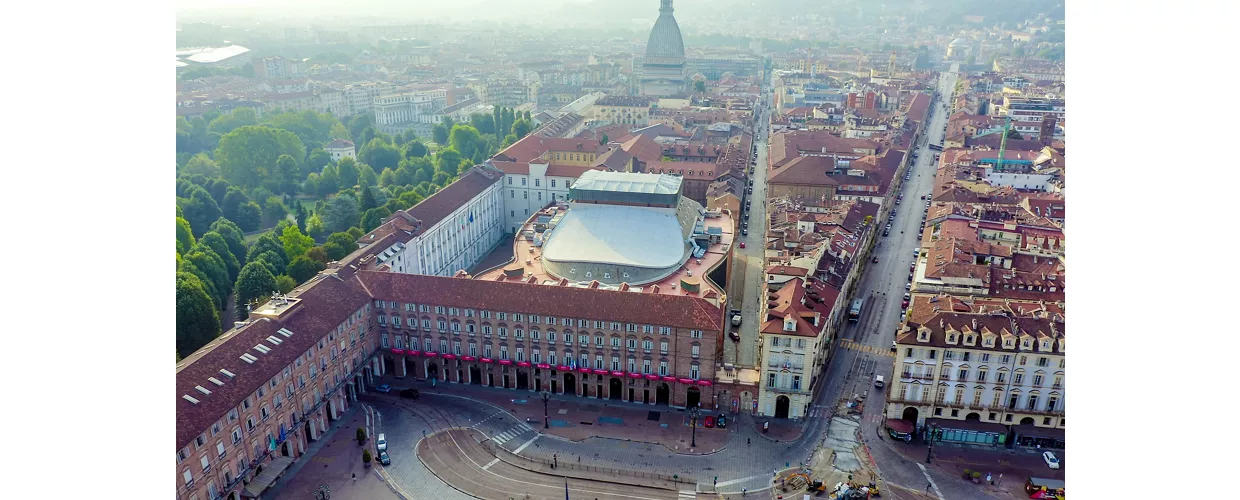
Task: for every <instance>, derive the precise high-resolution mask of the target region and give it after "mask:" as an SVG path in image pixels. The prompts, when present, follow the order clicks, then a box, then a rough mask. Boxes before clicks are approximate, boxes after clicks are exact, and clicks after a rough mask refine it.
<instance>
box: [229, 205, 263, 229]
mask: <svg viewBox="0 0 1240 500" xmlns="http://www.w3.org/2000/svg"><path fill="white" fill-rule="evenodd" d="M234 222H236V223H237V227H240V228H241V230H242V231H244V232H247V233H248V232H250V231H254V230H257V229H258V228H259V226H260V225H262V223H263V208H262V207H260V206H258V204H257V203H254V202H252V201H249V202H245V203H243V204H241V206H239V207H237V216H236V218H235V219H234Z"/></svg>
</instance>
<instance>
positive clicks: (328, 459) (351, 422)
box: [264, 406, 400, 500]
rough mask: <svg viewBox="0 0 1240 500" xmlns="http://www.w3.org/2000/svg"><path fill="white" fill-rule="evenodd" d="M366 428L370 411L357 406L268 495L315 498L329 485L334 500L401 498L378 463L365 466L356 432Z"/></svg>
mask: <svg viewBox="0 0 1240 500" xmlns="http://www.w3.org/2000/svg"><path fill="white" fill-rule="evenodd" d="M365 426H366V412H365V411H363V410H362V409H361V408H360V406H355V407H354V408H353V409H351V410H350V413H347V414H345V415H344V416H343V418H342V419H341V421H340V422H338V423H337V425H335V426H334V427H332V428H331V429H330V430H329V433H328V435H326V436H324V439H321V440H319V441H318V442H316V443H314V444H315V445H317V446H311V448H310V449H309V450H307V451H308V452H309V453H308V454H307V455H306V456H303V457H302V459H301V460H299V461H298V462H297V464H294V465H295V467H294V468H290V470H289V471H288V472H286V473H285V475H284V478H283V479H282V480H281V481H280V482H277V483H276V484H275V485H274V486H273V487H272V488H271V489H269V490H268V491H267V493H266V495H264V496H270V497H271V498H314V492H315V491H316V490H318V489H319V487H320V486H327V487H328V488H329V489H330V491H331V495H332V498H338V499H342V500H352V499H357V500H361V499H376V500H395V499H399V498H400V497H399V496H397V495H396V493H394V492H392V490H391V489H389V487H388V485H387V484H386V483H385V482H384V480H383V477H382V474H381V471H380V469H381V468H382V466H381V465H379V463H378V462H377V461H374V462H371V466H370V467H365V466H363V465H362V449H363V446H361V445H358V444H357V440H356V438H355V434H354V433H355V432H356V431H355V430H354V429H357V428H358V427H365ZM365 446H368V447H373V446H374V440H373V439H371V440H369V441H367V442H366V445H365ZM371 449H372V451H373V448H371ZM352 474H356V475H357V479H353V476H352Z"/></svg>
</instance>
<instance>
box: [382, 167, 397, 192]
mask: <svg viewBox="0 0 1240 500" xmlns="http://www.w3.org/2000/svg"><path fill="white" fill-rule="evenodd" d="M394 182H396V171H395V170H392V169H390V168H385V169H383V173H381V174H379V185H380V186H383V187H387V186H391V185H392V184H393V183H394Z"/></svg>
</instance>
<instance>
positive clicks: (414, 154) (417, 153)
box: [405, 140, 430, 158]
mask: <svg viewBox="0 0 1240 500" xmlns="http://www.w3.org/2000/svg"><path fill="white" fill-rule="evenodd" d="M429 151H430V150H428V149H427V148H426V145H425V144H422V141H421V140H414V141H412V142H409V143H407V144H405V158H421V157H423V156H426V154H427V153H428V152H429Z"/></svg>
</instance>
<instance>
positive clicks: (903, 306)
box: [900, 300, 908, 308]
mask: <svg viewBox="0 0 1240 500" xmlns="http://www.w3.org/2000/svg"><path fill="white" fill-rule="evenodd" d="M900 307H901V308H908V301H907V300H902V301H900Z"/></svg>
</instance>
